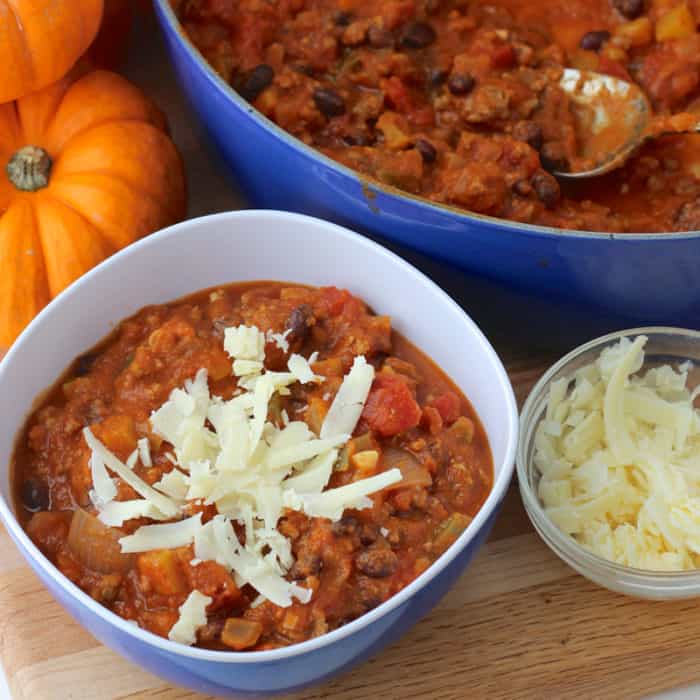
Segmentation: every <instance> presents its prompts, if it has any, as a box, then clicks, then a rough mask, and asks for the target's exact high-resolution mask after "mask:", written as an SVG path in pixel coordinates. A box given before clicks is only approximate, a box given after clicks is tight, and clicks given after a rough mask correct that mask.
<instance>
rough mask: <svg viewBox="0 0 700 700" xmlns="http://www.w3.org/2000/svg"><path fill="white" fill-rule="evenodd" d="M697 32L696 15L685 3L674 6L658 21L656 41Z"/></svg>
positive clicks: (687, 35)
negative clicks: (694, 15)
mask: <svg viewBox="0 0 700 700" xmlns="http://www.w3.org/2000/svg"><path fill="white" fill-rule="evenodd" d="M694 33H695V17H693V13H692V12H691V11H690V8H689V7H688V6H687V5H686V4H685V3H683V4H681V5H678V6H677V7H674V8H673V9H672V10H671V11H670V12H668V13H666V14H665V15H664V16H663V17H661V18H660V19H659V20H658V21H657V23H656V31H655V36H656V41H670V40H672V39H684V38H686V37H689V36H691V35H692V34H694Z"/></svg>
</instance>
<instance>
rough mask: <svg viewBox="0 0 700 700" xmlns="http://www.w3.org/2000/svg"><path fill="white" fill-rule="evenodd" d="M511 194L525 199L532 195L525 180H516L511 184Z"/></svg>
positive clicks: (529, 186)
mask: <svg viewBox="0 0 700 700" xmlns="http://www.w3.org/2000/svg"><path fill="white" fill-rule="evenodd" d="M513 192H515V194H519V195H520V196H521V197H527V196H528V195H530V194H532V185H531V184H530V183H529V182H528V181H527V180H526V179H525V178H522V179H520V180H516V181H515V182H514V183H513Z"/></svg>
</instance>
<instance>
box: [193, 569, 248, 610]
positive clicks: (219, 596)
mask: <svg viewBox="0 0 700 700" xmlns="http://www.w3.org/2000/svg"><path fill="white" fill-rule="evenodd" d="M185 572H186V573H187V577H188V579H189V582H190V585H191V586H192V588H194V589H196V590H198V591H199V592H200V593H203V594H204V595H206V596H209V597H210V598H212V602H211V603H210V604H209V606H208V608H207V609H208V610H209V611H210V612H214V611H215V610H220V609H222V608H230V607H231V605H233V604H234V603H236V602H238V600H239V599H240V597H241V592H240V590H239V589H238V586H237V585H236V582H235V581H234V580H233V578H232V577H231V574H229V572H228V571H226V569H224V567H223V566H221V564H217V563H216V562H215V561H203V562H201V563H199V564H197V566H192V565H191V564H188V565H187V566H186V567H185Z"/></svg>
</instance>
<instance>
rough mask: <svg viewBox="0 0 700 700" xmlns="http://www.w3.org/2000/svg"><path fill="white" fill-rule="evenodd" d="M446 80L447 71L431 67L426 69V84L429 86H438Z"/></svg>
mask: <svg viewBox="0 0 700 700" xmlns="http://www.w3.org/2000/svg"><path fill="white" fill-rule="evenodd" d="M446 80H447V71H446V70H442V69H441V68H431V69H430V70H429V71H428V84H429V85H430V86H431V87H438V86H439V85H442V84H443V83H444V82H445V81H446Z"/></svg>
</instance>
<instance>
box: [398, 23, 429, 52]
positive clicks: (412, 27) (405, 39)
mask: <svg viewBox="0 0 700 700" xmlns="http://www.w3.org/2000/svg"><path fill="white" fill-rule="evenodd" d="M435 39H437V34H436V32H435V30H434V29H433V28H432V27H431V26H430V25H429V24H426V23H425V22H412V23H411V24H409V25H408V26H407V27H406V28H405V29H404V30H403V32H402V34H401V39H400V43H401V46H403V47H404V48H407V49H424V48H425V47H426V46H430V44H432V43H433V42H434V41H435Z"/></svg>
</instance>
